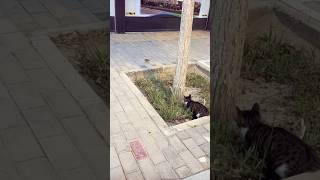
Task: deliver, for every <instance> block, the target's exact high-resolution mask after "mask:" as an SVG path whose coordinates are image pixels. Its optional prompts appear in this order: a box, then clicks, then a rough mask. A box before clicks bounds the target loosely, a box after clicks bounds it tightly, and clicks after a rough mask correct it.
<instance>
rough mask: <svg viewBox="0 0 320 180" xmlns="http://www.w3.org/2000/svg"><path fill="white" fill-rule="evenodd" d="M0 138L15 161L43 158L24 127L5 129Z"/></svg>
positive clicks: (34, 141) (27, 129)
mask: <svg viewBox="0 0 320 180" xmlns="http://www.w3.org/2000/svg"><path fill="white" fill-rule="evenodd" d="M1 136H2V138H3V141H4V145H5V146H6V147H7V148H8V150H9V151H10V154H11V155H12V158H13V160H15V161H24V160H27V159H31V158H36V157H41V156H44V155H43V153H42V151H41V148H40V146H39V144H38V143H37V141H36V139H35V137H34V136H33V134H32V132H31V131H30V129H29V128H28V127H26V126H20V127H15V128H10V129H5V130H3V131H2V132H1Z"/></svg>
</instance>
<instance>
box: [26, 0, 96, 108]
mask: <svg viewBox="0 0 320 180" xmlns="http://www.w3.org/2000/svg"><path fill="white" fill-rule="evenodd" d="M46 1H47V0H46ZM32 40H33V41H32V43H33V45H34V47H36V48H37V50H38V52H39V53H40V54H41V56H42V57H43V58H44V60H45V61H46V62H47V64H48V65H49V67H50V68H51V69H52V70H53V72H55V74H56V75H57V76H58V77H59V78H60V79H61V81H62V82H63V84H64V86H65V87H67V88H68V90H69V91H70V92H71V94H72V96H73V97H74V98H75V99H76V100H78V101H79V102H86V101H91V100H97V99H101V98H99V97H98V95H97V94H96V93H95V92H94V91H93V89H92V88H91V87H90V86H89V84H88V83H87V82H86V81H85V80H84V79H83V78H82V77H81V75H80V74H79V73H78V72H77V71H76V70H75V69H74V68H73V66H72V65H71V64H70V63H69V62H68V60H67V59H66V58H65V57H64V56H63V54H62V53H61V52H60V51H59V49H57V47H56V46H55V44H53V42H52V41H51V40H50V39H48V38H34V39H32Z"/></svg>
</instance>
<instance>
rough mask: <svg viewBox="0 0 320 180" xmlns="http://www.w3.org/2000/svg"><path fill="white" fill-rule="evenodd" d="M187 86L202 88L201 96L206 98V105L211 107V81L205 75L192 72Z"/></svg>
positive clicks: (188, 77) (188, 76)
mask: <svg viewBox="0 0 320 180" xmlns="http://www.w3.org/2000/svg"><path fill="white" fill-rule="evenodd" d="M186 86H187V87H194V88H200V89H201V92H200V96H201V98H202V99H205V101H206V102H205V105H206V106H207V107H208V108H209V107H210V97H209V95H210V82H209V80H208V79H206V78H204V77H203V76H201V75H199V74H196V73H190V74H188V75H187V80H186Z"/></svg>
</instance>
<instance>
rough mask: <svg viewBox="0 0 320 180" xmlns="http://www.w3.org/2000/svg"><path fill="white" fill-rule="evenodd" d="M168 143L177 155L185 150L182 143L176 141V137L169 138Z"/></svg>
mask: <svg viewBox="0 0 320 180" xmlns="http://www.w3.org/2000/svg"><path fill="white" fill-rule="evenodd" d="M169 142H170V144H171V145H172V147H174V149H175V151H176V152H177V153H180V152H182V151H185V150H187V148H186V147H185V146H184V145H183V144H182V142H181V141H180V140H179V139H178V137H177V136H170V137H169Z"/></svg>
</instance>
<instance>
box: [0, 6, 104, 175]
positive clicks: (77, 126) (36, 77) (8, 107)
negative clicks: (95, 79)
mask: <svg viewBox="0 0 320 180" xmlns="http://www.w3.org/2000/svg"><path fill="white" fill-rule="evenodd" d="M105 7H106V1H103V0H82V1H77V0H57V1H51V0H24V1H19V0H0V167H1V171H0V179H5V180H11V179H12V180H18V179H21V180H56V179H59V180H60V179H64V180H73V179H75V180H80V179H84V180H90V179H92V180H97V179H101V180H105V179H107V177H106V169H105V167H107V163H108V162H107V159H106V157H107V153H108V146H107V139H106V137H107V136H106V126H107V122H106V118H107V117H106V109H107V108H106V107H105V105H104V103H103V102H102V100H101V99H100V98H99V97H98V96H97V95H96V94H95V92H93V91H92V89H91V88H90V87H89V86H88V84H87V83H86V82H85V81H84V80H83V79H82V77H81V76H80V75H79V74H78V73H77V72H76V71H75V70H74V69H73V67H72V66H71V65H70V64H69V63H68V62H67V60H66V59H65V58H64V57H63V56H62V54H61V53H60V52H59V50H58V49H57V48H56V47H55V46H54V44H53V43H52V42H51V41H50V39H49V38H48V36H47V35H46V31H52V32H55V31H64V29H77V28H78V27H82V28H83V27H85V26H87V27H90V26H92V25H93V24H99V23H100V24H103V25H105V22H102V21H100V19H99V18H101V17H102V16H105V14H106V13H107V9H106V8H105ZM100 27H103V26H101V25H100Z"/></svg>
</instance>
